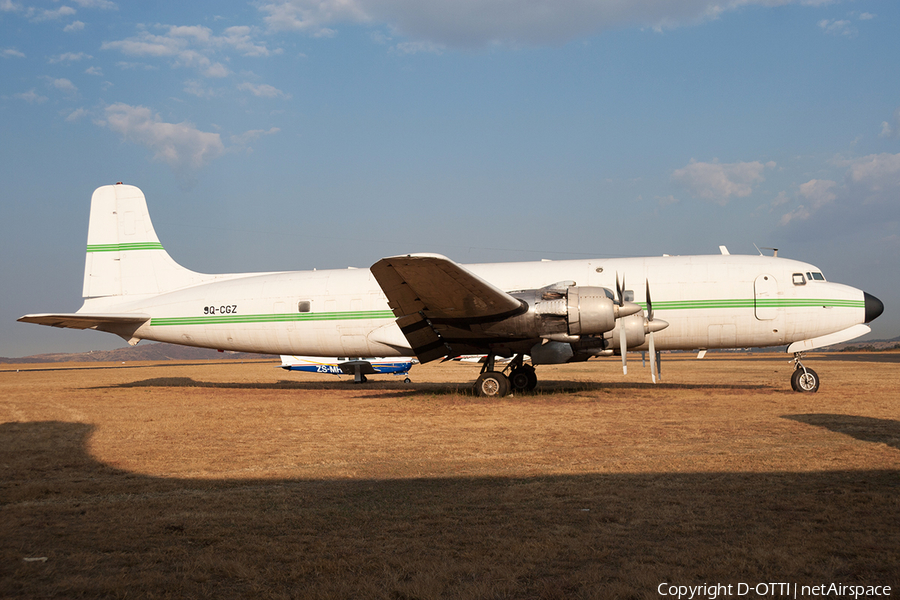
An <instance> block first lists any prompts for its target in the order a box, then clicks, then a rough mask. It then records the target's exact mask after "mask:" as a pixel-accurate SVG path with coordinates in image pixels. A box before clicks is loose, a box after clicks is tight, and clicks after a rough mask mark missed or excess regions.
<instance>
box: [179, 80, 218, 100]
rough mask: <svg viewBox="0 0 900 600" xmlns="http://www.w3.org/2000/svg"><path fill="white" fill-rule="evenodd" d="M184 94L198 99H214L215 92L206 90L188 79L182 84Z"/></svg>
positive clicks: (199, 83) (206, 88) (196, 82)
mask: <svg viewBox="0 0 900 600" xmlns="http://www.w3.org/2000/svg"><path fill="white" fill-rule="evenodd" d="M184 92H185V93H186V94H190V95H191V96H196V97H198V98H214V97H215V96H216V92H215V90H213V89H212V88H208V87H206V86H204V85H203V83H201V82H200V81H198V80H196V79H189V80H187V81H185V82H184Z"/></svg>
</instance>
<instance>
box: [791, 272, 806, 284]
mask: <svg viewBox="0 0 900 600" xmlns="http://www.w3.org/2000/svg"><path fill="white" fill-rule="evenodd" d="M792 277H793V280H794V285H806V277H804V276H803V273H794V274H793V276H792Z"/></svg>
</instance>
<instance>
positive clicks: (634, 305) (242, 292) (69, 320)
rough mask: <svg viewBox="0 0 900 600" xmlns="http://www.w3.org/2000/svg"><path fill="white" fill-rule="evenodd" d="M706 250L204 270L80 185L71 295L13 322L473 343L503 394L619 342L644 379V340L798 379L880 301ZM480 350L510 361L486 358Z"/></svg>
mask: <svg viewBox="0 0 900 600" xmlns="http://www.w3.org/2000/svg"><path fill="white" fill-rule="evenodd" d="M720 251H721V253H720V254H718V255H710V256H661V257H651V258H611V259H591V260H559V261H541V262H520V263H493V264H475V265H460V264H457V263H455V262H453V261H452V260H450V259H448V258H446V257H444V256H440V255H437V254H408V255H402V256H392V257H389V258H383V259H381V260H379V261H378V262H376V263H375V264H373V265H372V266H371V267H370V268H369V269H346V270H321V271H320V270H315V271H295V272H273V273H250V274H228V275H205V274H201V273H195V272H193V271H190V270H188V269H186V268H184V267H182V266H180V265H179V264H177V263H176V262H175V261H173V260H172V259H171V258H170V257H169V255H168V253H167V252H166V251H165V250H164V249H163V246H162V244H160V242H159V239H158V238H157V235H156V232H155V231H154V229H153V225H152V224H151V222H150V215H149V212H148V210H147V204H146V201H145V199H144V194H143V193H142V192H141V190H139V189H138V188H136V187H133V186H129V185H121V184H117V185H110V186H104V187H101V188H99V189H97V190H96V191H95V192H94V195H93V197H92V199H91V214H90V223H89V227H88V240H87V259H86V265H85V272H84V293H83V296H84V305H83V306H82V307H81V308H80V309H79V310H78V311H77V312H75V313H67V314H31V315H26V316H24V317H21V318H20V319H19V320H20V321H25V322H28V323H39V324H42V325H51V326H54V327H70V328H75V329H96V330H99V331H106V332H110V333H114V334H116V335H119V336H121V337H122V338H124V339H125V340H127V341H128V342H129V343H130V344H136V343H137V342H138V341H140V340H156V341H160V342H169V343H174V344H184V345H188V346H199V347H205V348H216V349H220V350H233V351H243V352H259V353H266V354H282V355H304V356H332V357H337V356H345V357H356V358H361V359H365V358H366V357H400V356H415V357H416V358H417V359H418V360H419V361H420V362H422V363H426V362H429V361H433V360H436V359H440V358H444V357H450V358H452V357H455V356H460V355H465V354H484V355H486V357H487V358H486V360H485V362H484V366H483V368H482V372H481V375H480V376H479V377H478V380H477V382H476V384H475V389H476V392H477V393H478V394H480V395H488V396H503V395H506V394H507V393H509V392H510V391H514V390H528V389H532V388H534V387H535V385H536V384H537V377H536V375H535V369H534V367H535V366H538V365H546V364H559V363H568V362H577V361H583V360H587V359H589V358H592V357H600V356H612V355H621V357H622V363H623V369H627V365H626V364H625V357H626V355H627V352H628V351H649V356H650V360H651V369H650V371H651V373H652V376H653V380H654V381H656V379H657V377H658V374H659V360H658V353H659V351H660V350H675V349H678V350H701V351H703V350H706V349H712V348H742V347H762V346H781V345H787V352H788V353H791V354H793V356H794V366H795V369H794V372H793V375H792V377H791V385H792V387H793V389H795V390H797V391H805V392H814V391H816V390H817V389H818V387H819V378H818V375H817V374H816V373H815V372H814V371H813V370H812V369H809V368H808V367H806V366H804V364H803V362H802V360H801V358H802V353H803V352H804V351H808V350H812V349H814V348H819V347H822V346H826V345H830V344H835V343H839V342H843V341H847V340H850V339H853V338H856V337H858V336H860V335H863V334H865V333H868V332H869V331H870V329H869V327H867V326H866V325H865V323H869V322H870V321H872V320H873V319H875V318H876V317H878V315H880V314H881V312H882V311H883V310H884V306H883V305H882V303H881V302H880V301H879V300H878V299H877V298H875V297H874V296H871V295H869V294H867V293H865V292H863V291H861V290H858V289H855V288H852V287H849V286H846V285H841V284H837V283H831V282H829V281H826V280H825V278H824V277H823V275H822V272H821V270H820V269H818V268H816V267H814V266H813V265H810V264H806V263H803V262H798V261H794V260H789V259H785V258H779V257H777V256H762V255H759V256H737V255H730V254H728V252H727V250H725V248H724V247H721V249H720ZM626 281H627V282H629V283H631V282H638V285H636V286H634V289H633V290H632V289H627V288H626V283H625V282H626ZM651 289H652V292H653V296H652V300H651ZM526 356H527V357H529V360H530V363H528V362H526V361H525V357H526ZM495 357H507V358H510V359H511V360H509V361H508V362H507V363H506V366H505V367H503V368H502V371H498V370H496V369H498V368H501V367H495V360H494V358H495ZM499 362H500V361H497V363H499Z"/></svg>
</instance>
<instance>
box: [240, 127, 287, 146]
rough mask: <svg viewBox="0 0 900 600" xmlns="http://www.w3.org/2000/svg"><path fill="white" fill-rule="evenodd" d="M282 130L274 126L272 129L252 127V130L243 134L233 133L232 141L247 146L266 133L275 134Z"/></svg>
mask: <svg viewBox="0 0 900 600" xmlns="http://www.w3.org/2000/svg"><path fill="white" fill-rule="evenodd" d="M279 131H281V130H280V129H279V128H277V127H272V128H270V129H251V130H250V131H245V132H244V133H242V134H241V135H233V136H231V142H232V143H233V144H236V145H238V146H245V145H247V144H248V143H250V142H252V141H253V140H256V139H259V138H260V137H261V136H264V135H275V134H276V133H278V132H279Z"/></svg>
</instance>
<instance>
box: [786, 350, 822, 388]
mask: <svg viewBox="0 0 900 600" xmlns="http://www.w3.org/2000/svg"><path fill="white" fill-rule="evenodd" d="M802 359H803V354H802V353H801V352H795V353H794V360H793V363H794V372H793V374H792V375H791V389H793V390H794V391H795V392H810V393H811V392H816V391H818V389H819V374H818V373H816V372H815V371H813V370H812V369H810V368H807V367H805V366H804V365H803V361H802Z"/></svg>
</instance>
